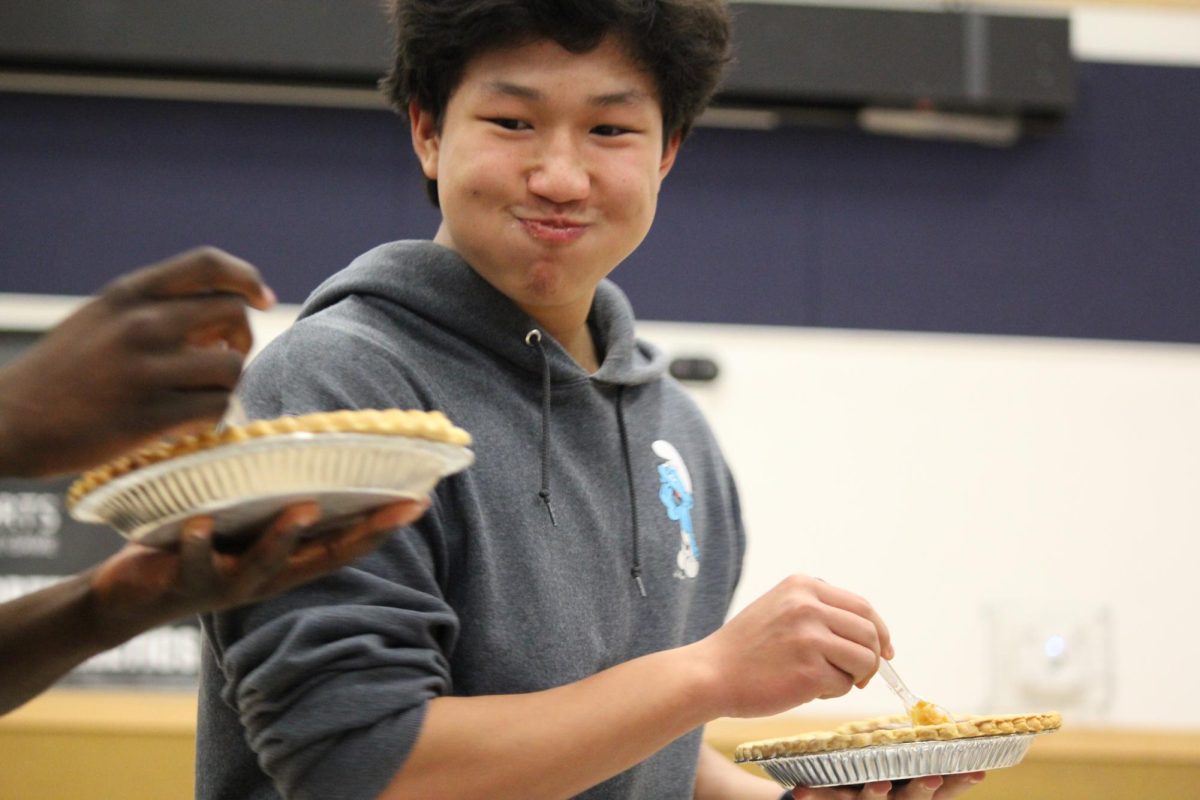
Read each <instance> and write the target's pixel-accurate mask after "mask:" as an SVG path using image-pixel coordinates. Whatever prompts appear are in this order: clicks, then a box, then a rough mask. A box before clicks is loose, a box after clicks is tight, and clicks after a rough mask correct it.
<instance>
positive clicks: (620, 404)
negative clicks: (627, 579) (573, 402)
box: [617, 386, 646, 597]
mask: <svg viewBox="0 0 1200 800" xmlns="http://www.w3.org/2000/svg"><path fill="white" fill-rule="evenodd" d="M617 428H618V429H619V430H620V431H621V455H622V456H624V458H625V479H626V480H627V481H628V482H629V514H630V516H631V517H632V519H633V528H632V532H633V566H631V567H630V568H629V574H630V575H632V576H633V580H634V581H635V582H636V583H637V587H638V591H639V592H641V594H642V597H645V596H646V584H644V583H642V554H641V543H642V531H641V527H640V526H639V525H638V513H637V491H635V488H636V487H635V486H634V484H633V465H632V459H631V458H630V455H629V434H628V433H626V432H625V387H624V386H618V387H617Z"/></svg>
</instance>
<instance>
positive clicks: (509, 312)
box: [300, 241, 667, 386]
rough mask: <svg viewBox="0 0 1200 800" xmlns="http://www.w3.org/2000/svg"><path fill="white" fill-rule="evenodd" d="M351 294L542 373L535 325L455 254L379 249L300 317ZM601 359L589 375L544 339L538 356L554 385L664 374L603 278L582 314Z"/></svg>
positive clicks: (433, 248) (407, 246)
mask: <svg viewBox="0 0 1200 800" xmlns="http://www.w3.org/2000/svg"><path fill="white" fill-rule="evenodd" d="M350 296H358V297H361V298H364V299H370V298H377V299H378V300H380V301H383V302H386V303H391V304H395V305H397V306H400V307H402V308H404V309H406V310H407V311H409V312H410V313H412V314H415V315H417V316H418V317H421V318H423V319H427V320H429V322H431V323H433V324H435V325H437V326H439V327H442V328H443V329H447V330H452V331H454V332H456V333H458V334H459V335H461V336H462V337H464V338H465V339H468V340H470V341H471V342H473V343H474V344H476V345H477V346H479V347H481V348H483V349H486V350H489V351H491V352H493V353H495V354H496V355H497V356H498V357H500V358H502V359H504V360H506V361H508V362H510V363H512V364H514V365H516V366H518V367H519V368H521V369H525V370H528V371H529V372H533V373H541V371H542V370H543V369H544V365H543V363H542V359H541V357H540V356H539V355H538V354H537V353H535V352H533V351H532V348H530V347H529V346H528V345H527V344H526V342H525V337H526V335H527V334H528V333H529V332H530V331H531V330H533V329H535V328H537V329H539V330H540V328H541V326H540V325H539V324H538V323H537V321H536V320H534V319H533V318H532V317H530V316H528V315H527V314H526V313H525V312H523V311H522V310H521V309H520V308H518V307H517V306H516V304H514V303H513V302H512V301H511V300H509V299H508V298H507V297H505V296H504V295H502V294H501V293H500V292H499V291H497V290H496V289H495V288H494V287H493V286H492V285H491V284H490V283H488V282H487V281H485V280H484V279H483V278H482V277H480V275H479V274H478V273H477V272H475V270H473V269H471V267H470V265H468V264H467V262H466V261H464V260H463V259H462V257H461V256H459V255H458V253H456V252H455V251H453V250H451V249H449V248H447V247H443V246H442V245H439V244H435V243H433V242H429V241H400V242H391V243H389V244H385V245H380V246H379V247H376V248H375V249H373V250H369V251H367V252H366V253H364V254H363V255H361V256H359V257H358V258H356V259H355V260H354V261H353V262H352V263H351V264H350V266H348V267H346V268H345V269H343V270H342V271H341V272H338V273H336V274H334V275H333V276H331V277H330V278H329V279H328V280H326V281H325V282H324V283H322V284H321V285H320V286H318V287H317V288H316V289H315V290H314V291H313V293H312V294H311V295H310V296H309V298H308V300H307V301H305V303H304V306H303V307H302V309H301V311H300V317H301V318H303V317H307V316H311V315H313V314H315V313H317V312H318V311H320V310H322V309H324V308H328V307H329V306H332V305H334V304H335V303H337V302H339V301H340V300H342V299H344V298H346V297H350ZM588 324H589V325H591V327H592V331H593V334H594V335H595V337H596V344H597V348H598V350H599V352H600V354H601V360H600V369H599V370H598V371H597V372H596V373H595V374H594V375H591V376H589V375H588V374H587V373H586V372H585V371H584V370H583V368H582V367H580V366H579V365H578V364H577V363H576V362H575V360H574V359H572V358H571V356H570V355H568V354H567V352H566V350H564V349H563V348H562V347H561V346H560V345H559V344H558V342H556V341H554V340H553V338H551V337H550V336H548V335H546V336H545V338H544V342H545V352H546V357H547V361H548V363H549V368H550V376H551V380H552V381H553V382H554V383H563V382H572V381H578V380H585V379H588V378H589V377H590V379H592V380H595V381H600V382H603V383H609V384H614V385H621V386H633V385H638V384H643V383H648V382H650V381H653V380H657V379H658V378H660V377H662V375H663V374H664V373H665V372H666V367H667V359H666V356H665V355H664V354H663V353H662V351H660V350H659V349H658V348H656V347H654V346H653V345H651V344H649V343H647V342H643V341H639V340H638V339H637V338H636V336H635V332H634V316H633V309H632V308H631V307H630V305H629V300H628V298H626V297H625V294H624V292H622V291H621V290H620V289H619V288H617V285H616V284H614V283H613V282H612V281H609V280H607V279H606V280H603V281H601V282H600V284H599V286H597V287H596V297H595V300H594V301H593V302H592V310H591V313H590V314H589V316H588Z"/></svg>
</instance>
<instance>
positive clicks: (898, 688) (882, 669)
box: [879, 658, 954, 725]
mask: <svg viewBox="0 0 1200 800" xmlns="http://www.w3.org/2000/svg"><path fill="white" fill-rule="evenodd" d="M879 674H880V676H882V677H883V680H884V681H885V682H886V683H887V685H888V686H890V687H891V689H892V691H893V692H895V693H896V696H897V697H899V698H900V702H902V703H904V713H905V714H907V715H908V718H909V719H911V720H912V723H913V725H922V724H926V723H923V722H921V721H920V720H919V717H918V714H917V709H918V708H920V707H922V704H924V707H928V708H932V709H933V710H934V711H936V712H937V713H939V714H942V715H944V716H945V717H946V720H947V721H948V722H953V721H954V715H953V714H951V713H950V712H949V711H947V710H946V709H945V708H943V707H942V706H939V705H936V704H934V703H930V702H929V701H928V700H922V699H921V698H920V697H917V696H916V695H915V694H913V693H912V691H911V690H910V689H909V688H908V687H907V686H906V685H905V684H904V681H902V680H900V676H899V675H897V674H896V670H895V669H894V668H893V667H892V664H891V662H890V661H888V660H887V659H884V658H881V659H879Z"/></svg>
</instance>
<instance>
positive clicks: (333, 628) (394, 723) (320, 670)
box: [204, 326, 458, 798]
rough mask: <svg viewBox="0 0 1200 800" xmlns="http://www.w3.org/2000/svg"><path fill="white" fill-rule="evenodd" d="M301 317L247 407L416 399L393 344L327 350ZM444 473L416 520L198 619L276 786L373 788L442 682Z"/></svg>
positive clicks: (332, 792)
mask: <svg viewBox="0 0 1200 800" xmlns="http://www.w3.org/2000/svg"><path fill="white" fill-rule="evenodd" d="M313 329H314V328H313V326H302V327H301V328H300V331H299V333H296V331H297V329H295V328H294V329H293V332H292V333H289V334H287V335H285V337H284V338H283V339H282V340H280V341H277V342H275V343H273V345H272V346H271V347H270V348H268V349H267V350H266V351H264V353H263V354H262V355H260V356H259V357H258V358H257V359H255V362H254V364H253V365H252V369H251V370H250V372H249V373H248V375H247V378H246V380H245V382H244V386H243V389H242V390H241V391H242V394H243V397H244V399H245V401H246V405H247V410H248V412H249V413H250V414H251V416H257V417H265V416H274V415H278V414H280V413H306V412H310V411H317V410H327V409H330V408H355V407H384V406H399V407H411V408H417V407H425V406H426V405H427V403H425V402H422V400H423V398H421V397H420V396H419V394H420V392H419V391H417V390H416V389H414V388H413V383H412V382H410V381H407V380H405V378H404V375H403V370H402V368H401V365H398V364H396V363H392V362H391V360H392V359H394V358H396V357H395V356H393V355H389V354H388V353H387V352H385V351H383V350H381V349H379V348H375V347H372V346H370V343H369V342H362V341H360V342H358V343H357V345H358V346H356V347H343V349H342V350H341V352H330V351H329V350H328V349H324V348H322V346H321V344H322V339H323V337H320V336H311V335H308V334H305V333H304V331H305V330H309V331H311V330H313ZM297 371H299V372H301V373H302V375H297V374H296V372H297ZM425 399H426V400H427V398H425ZM449 483H450V481H449V480H448V481H443V482H442V484H441V485H439V487H438V488H437V489H435V496H434V498H433V506H432V507H431V509H430V511H429V512H428V513H427V514H426V515H425V517H423V518H422V519H421V520H420V521H419V522H418V523H417V524H416V525H414V526H412V527H410V528H406V529H403V530H399V531H397V532H396V533H395V535H393V536H392V537H390V538H389V539H388V540H387V541H386V542H385V543H384V544H383V546H382V547H380V548H379V549H378V550H377V551H375V552H374V553H372V554H370V555H368V556H366V557H364V558H362V559H360V560H359V561H357V562H355V564H353V565H352V566H350V567H346V568H344V569H341V570H339V571H337V572H336V573H333V574H331V575H329V576H326V577H324V578H322V579H320V580H318V581H315V582H313V583H310V584H307V585H305V586H302V587H300V588H298V589H296V590H293V591H291V592H289V593H287V594H285V595H282V596H280V597H276V598H272V599H270V600H268V601H266V602H263V603H260V604H257V605H253V606H248V607H243V608H239V609H235V610H232V611H228V612H223V613H219V614H215V615H211V616H209V617H207V618H206V619H205V620H204V622H205V632H206V634H207V636H208V638H209V643H210V645H211V647H212V650H213V653H214V654H215V655H216V658H217V663H218V664H219V666H220V670H221V673H222V675H223V678H224V686H223V688H222V690H221V697H222V699H223V700H224V701H225V703H226V704H228V705H229V707H230V708H232V709H233V711H234V712H235V713H236V715H237V717H238V719H239V720H240V721H241V724H242V726H243V728H244V734H245V737H246V741H247V743H248V744H249V746H250V747H251V749H252V750H253V751H254V754H255V756H256V757H257V759H258V763H259V765H260V766H261V767H262V769H263V770H264V771H265V772H266V773H267V774H268V775H269V776H270V778H271V779H272V780H273V781H274V783H275V785H276V787H277V789H278V790H279V791H280V793H281V794H282V795H283V796H284V797H287V798H327V797H343V798H374V797H376V796H377V795H378V794H379V792H381V791H382V790H383V789H384V787H385V786H386V785H387V783H388V782H389V781H390V780H391V778H392V776H393V775H394V774H395V773H396V772H397V771H398V770H399V769H400V767H401V766H402V765H403V763H404V760H405V759H406V757H407V755H408V753H409V752H410V750H411V749H412V747H413V746H414V744H415V742H416V739H417V736H418V734H419V731H420V727H421V723H422V721H423V719H424V714H425V710H426V707H427V704H428V702H429V700H431V699H432V698H434V697H437V696H439V695H442V694H445V693H447V692H449V691H450V689H451V683H450V681H451V678H450V669H449V663H448V653H449V652H450V651H451V649H452V648H453V646H454V642H455V639H456V636H457V633H458V619H457V617H456V616H455V614H454V612H453V610H452V609H451V608H450V606H449V605H448V603H447V602H446V600H445V598H444V596H443V593H442V589H441V587H442V586H443V585H444V583H443V580H442V578H444V576H445V574H446V567H447V565H446V561H447V557H446V546H445V540H446V537H445V531H446V522H447V520H446V517H445V514H446V513H452V509H453V506H452V505H451V504H450V503H448V502H447V499H448V494H447V492H448V491H449V489H447V488H446V487H447V485H448V484H449Z"/></svg>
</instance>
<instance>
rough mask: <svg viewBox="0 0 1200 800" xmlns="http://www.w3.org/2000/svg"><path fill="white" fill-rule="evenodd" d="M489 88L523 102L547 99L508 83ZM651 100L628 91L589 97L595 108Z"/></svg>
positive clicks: (497, 82) (493, 84) (644, 94)
mask: <svg viewBox="0 0 1200 800" xmlns="http://www.w3.org/2000/svg"><path fill="white" fill-rule="evenodd" d="M487 88H488V90H489V91H491V92H493V93H495V94H502V95H507V96H509V97H517V98H520V99H522V100H533V101H541V100H544V99H545V98H546V95H545V94H544V93H543V92H541V91H539V90H538V89H534V88H533V87H531V86H522V85H521V84H519V83H509V82H508V81H492V82H491V83H489V84H488V87H487ZM649 99H650V97H649V95H647V94H646V93H645V92H643V91H639V90H637V89H627V90H625V91H621V92H609V93H607V94H596V95H591V96H589V97H588V103H589V104H590V105H594V106H621V105H636V104H638V103H641V102H644V101H646V100H649Z"/></svg>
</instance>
